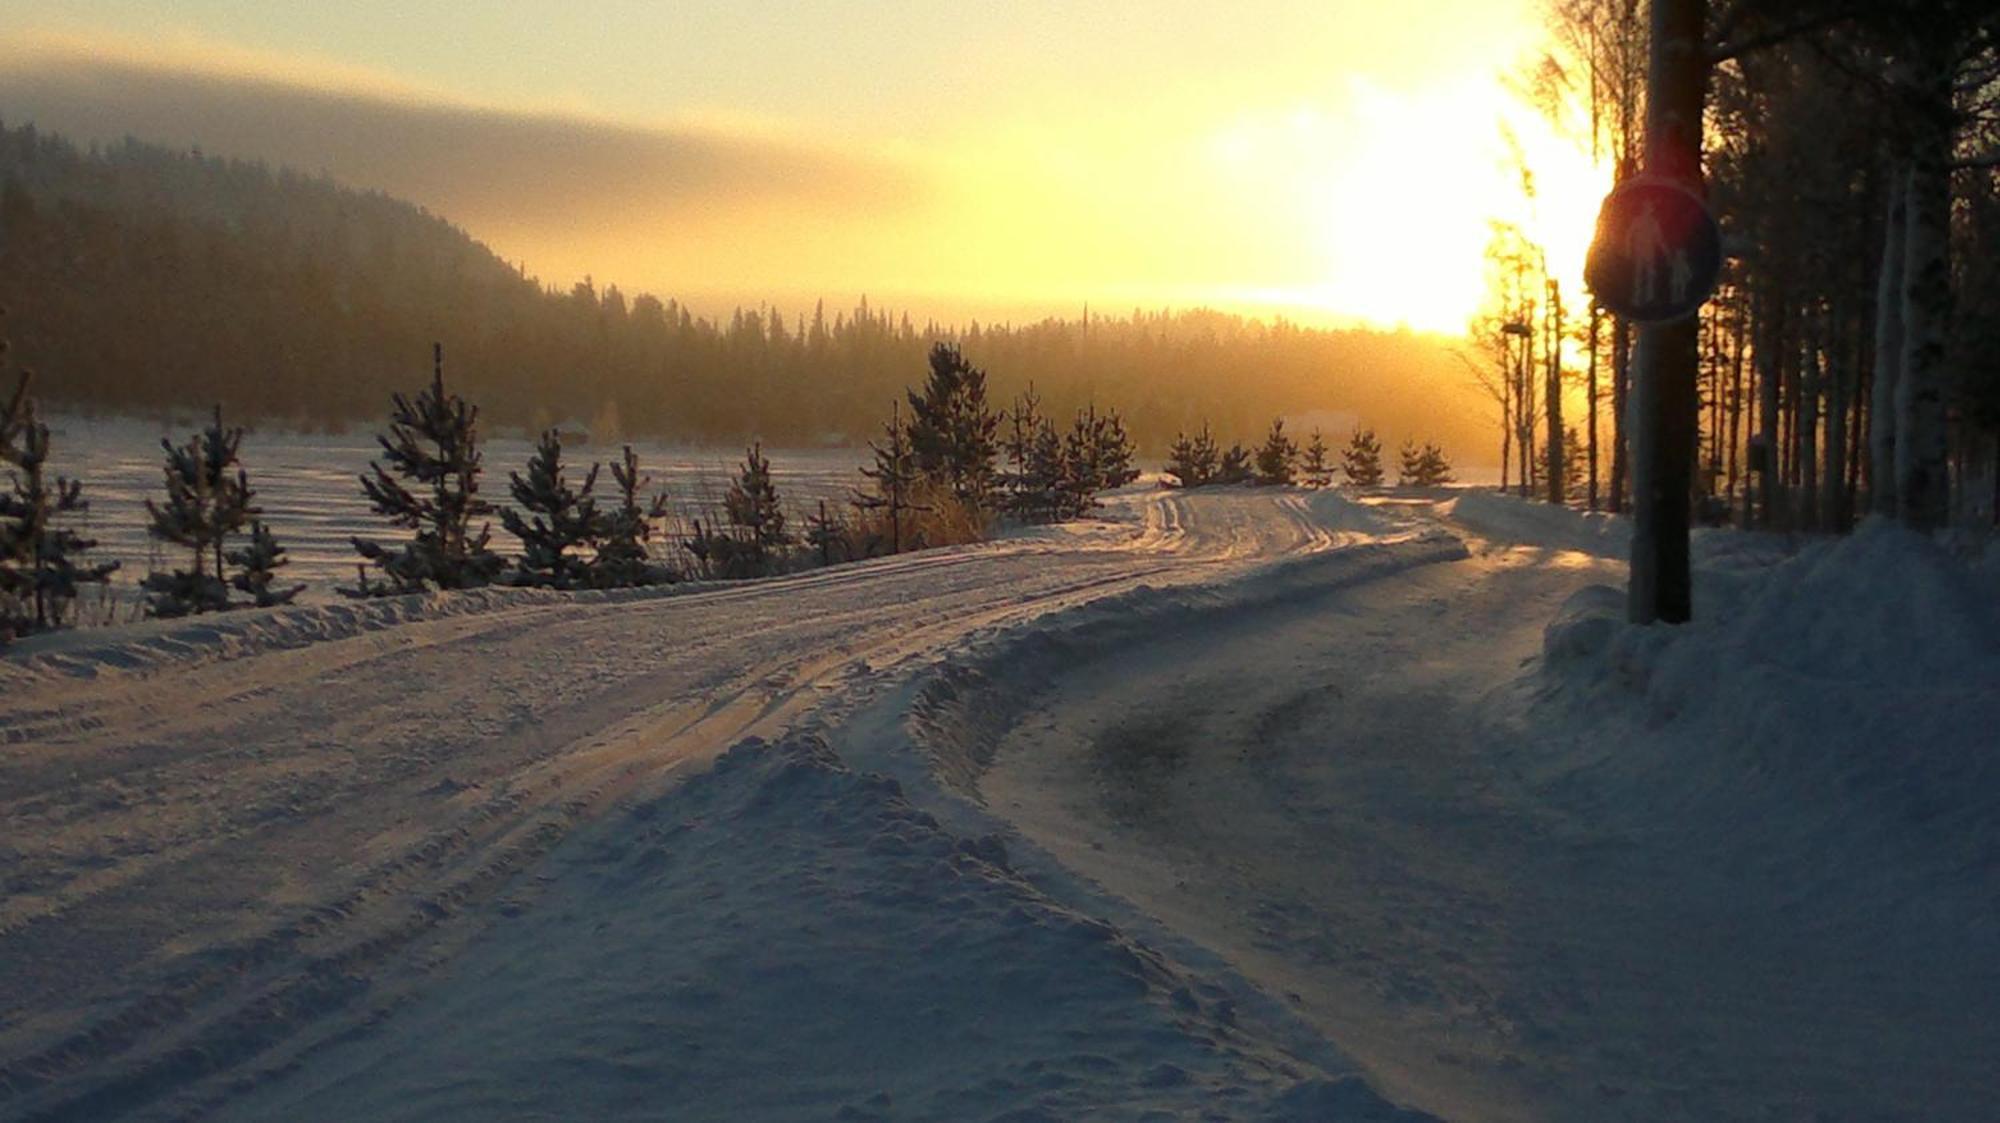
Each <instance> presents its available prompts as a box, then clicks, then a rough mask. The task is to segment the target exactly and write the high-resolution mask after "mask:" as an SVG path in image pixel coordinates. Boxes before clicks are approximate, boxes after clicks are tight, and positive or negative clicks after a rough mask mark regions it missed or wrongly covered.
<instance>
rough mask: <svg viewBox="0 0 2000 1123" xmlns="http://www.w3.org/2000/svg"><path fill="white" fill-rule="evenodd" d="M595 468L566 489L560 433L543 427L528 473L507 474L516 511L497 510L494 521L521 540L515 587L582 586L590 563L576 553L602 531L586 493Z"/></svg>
mask: <svg viewBox="0 0 2000 1123" xmlns="http://www.w3.org/2000/svg"><path fill="white" fill-rule="evenodd" d="M600 467H601V465H598V464H592V465H591V466H590V471H588V472H586V473H584V477H583V483H582V484H581V485H580V486H575V487H572V486H571V485H570V482H569V480H568V479H566V478H565V475H564V471H563V462H562V434H560V433H558V432H557V431H556V430H554V429H545V430H543V431H542V436H541V440H540V441H539V442H538V443H537V444H536V445H535V453H534V455H533V456H531V457H529V458H528V474H527V475H526V476H523V475H521V473H519V472H514V473H511V474H510V476H509V479H508V491H509V492H510V493H511V494H512V495H513V497H514V502H515V503H516V504H518V505H519V507H520V510H515V509H514V508H513V507H503V508H501V510H500V522H501V524H502V525H504V526H505V527H506V528H507V529H508V531H509V532H511V533H512V534H513V535H514V537H516V538H518V539H520V540H521V556H520V558H518V559H517V560H516V561H515V562H514V583H515V584H517V585H533V586H540V587H544V588H551V589H574V588H577V587H578V586H580V585H583V584H584V583H585V582H586V580H587V578H588V575H589V572H590V562H589V561H588V560H587V559H585V558H584V557H582V556H581V555H580V554H579V553H578V551H580V550H584V549H587V548H589V547H591V546H593V545H595V544H596V543H597V542H598V540H599V539H600V538H602V537H603V535H604V531H605V526H604V519H603V517H602V516H601V515H600V514H599V513H598V510H597V497H596V496H594V495H592V494H591V492H592V491H593V490H595V488H596V487H597V473H598V470H599V468H600ZM523 512H526V513H525V514H524V513H523Z"/></svg>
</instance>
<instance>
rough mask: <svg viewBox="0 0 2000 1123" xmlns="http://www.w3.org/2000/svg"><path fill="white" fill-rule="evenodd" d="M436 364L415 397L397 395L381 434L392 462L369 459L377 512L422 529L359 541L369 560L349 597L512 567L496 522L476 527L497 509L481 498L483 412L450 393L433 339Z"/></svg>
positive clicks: (367, 479) (366, 486)
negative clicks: (495, 544) (372, 574)
mask: <svg viewBox="0 0 2000 1123" xmlns="http://www.w3.org/2000/svg"><path fill="white" fill-rule="evenodd" d="M431 362H432V367H431V384H430V385H429V386H428V387H426V388H425V389H424V390H423V391H422V392H421V393H419V394H418V395H417V396H416V398H415V399H411V398H407V397H405V396H404V395H402V394H397V395H395V396H394V397H393V399H392V401H393V403H394V409H393V411H392V412H391V414H390V420H389V432H388V433H387V434H386V435H383V436H378V437H377V438H376V442H377V443H378V444H380V445H381V446H382V453H383V459H384V460H385V461H386V462H387V463H386V465H385V464H384V463H383V462H381V461H374V462H370V464H369V465H368V467H369V469H370V471H371V474H370V475H366V476H363V477H361V490H362V492H363V493H364V494H366V495H367V496H368V501H369V503H370V505H372V506H373V507H374V509H375V513H376V514H379V515H382V516H384V517H386V518H387V519H388V520H389V522H390V523H391V524H392V525H394V526H398V527H401V528H403V529H405V530H413V531H415V532H416V534H415V536H414V537H413V538H412V539H411V540H410V541H409V542H407V543H405V544H403V545H401V546H384V545H382V544H381V543H379V542H373V541H369V540H368V539H364V538H355V539H353V542H354V549H355V550H356V551H357V552H358V553H360V555H361V556H362V557H363V558H364V559H366V561H365V563H364V564H363V565H362V566H361V567H360V580H359V581H358V582H357V584H356V586H355V587H354V588H352V589H342V590H341V591H342V592H344V593H346V594H348V595H349V596H359V597H373V596H395V595H398V594H401V593H419V592H424V591H426V590H430V589H470V588H476V587H478V586H481V585H486V584H489V583H491V582H492V581H493V579H494V578H495V577H497V576H499V574H500V571H501V570H502V569H504V568H505V567H506V564H507V563H506V560H505V559H503V558H501V557H500V555H498V554H495V553H494V552H493V551H492V550H490V549H488V548H487V546H488V544H489V543H490V542H491V541H492V538H493V528H492V525H491V524H489V523H482V524H480V527H479V530H478V532H477V533H474V532H473V530H472V520H473V519H475V518H478V517H479V516H481V515H490V514H492V513H493V507H492V505H491V504H489V503H487V502H486V501H485V500H483V499H481V498H479V460H480V452H479V426H478V420H479V410H478V409H477V408H475V407H473V406H471V405H468V404H467V403H466V401H465V400H464V399H463V398H460V397H459V396H458V395H456V394H446V393H445V389H444V348H443V347H442V346H440V345H433V347H432V350H431ZM398 477H400V479H399V478H398ZM403 480H408V481H410V483H411V484H413V485H415V488H414V489H413V488H411V487H406V486H404V484H403V482H402V481H403ZM369 564H372V565H374V566H375V568H376V569H377V570H379V571H380V573H381V574H382V576H383V577H384V578H385V580H384V581H383V582H382V583H380V584H377V583H375V582H371V581H370V580H369V579H368V565H369Z"/></svg>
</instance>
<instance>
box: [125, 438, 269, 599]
mask: <svg viewBox="0 0 2000 1123" xmlns="http://www.w3.org/2000/svg"><path fill="white" fill-rule="evenodd" d="M242 445H243V430H242V429H241V428H227V427H225V426H224V425H223V423H222V407H221V406H219V405H218V406H216V407H215V414H214V418H213V420H212V421H210V423H209V425H208V427H207V428H206V429H204V430H202V431H201V432H199V433H196V434H195V435H193V436H192V437H189V438H188V442H187V443H186V444H185V445H176V444H174V443H173V442H172V441H169V440H166V439H165V438H162V439H161V441H160V448H161V449H163V450H164V451H165V452H166V454H167V460H166V464H165V466H164V468H163V469H162V472H163V475H164V477H165V483H166V489H167V495H166V501H165V502H164V503H155V502H154V501H153V500H151V499H148V500H146V513H147V516H148V519H149V521H148V524H147V527H146V533H147V534H149V535H150V536H152V537H153V538H154V539H156V540H158V541H161V542H168V543H172V544H173V545H176V546H180V547H182V548H183V549H186V550H188V551H189V556H190V559H191V561H192V565H191V566H190V567H189V568H187V569H176V570H170V571H168V572H166V573H149V574H147V575H146V579H145V581H144V582H143V583H142V586H141V587H142V588H144V589H145V591H146V612H147V614H148V615H151V616H157V617H175V616H188V615H196V614H199V613H203V612H222V611H226V610H228V609H229V608H230V607H231V605H230V603H229V587H230V581H229V574H228V571H227V568H226V564H225V563H226V561H227V558H226V556H225V550H226V548H227V543H228V541H229V538H230V536H231V535H233V534H235V533H237V532H238V531H240V530H242V529H243V527H244V526H245V524H247V523H248V522H250V520H251V519H252V518H253V517H254V516H256V515H258V514H260V513H261V512H260V511H259V510H258V509H257V508H256V507H254V506H252V505H251V503H250V500H251V499H252V498H253V497H254V495H255V493H254V492H252V491H251V490H250V480H249V476H248V474H247V473H245V472H244V470H243V467H242V462H241V457H240V449H241V448H242ZM231 469H234V470H235V471H234V474H232V473H231Z"/></svg>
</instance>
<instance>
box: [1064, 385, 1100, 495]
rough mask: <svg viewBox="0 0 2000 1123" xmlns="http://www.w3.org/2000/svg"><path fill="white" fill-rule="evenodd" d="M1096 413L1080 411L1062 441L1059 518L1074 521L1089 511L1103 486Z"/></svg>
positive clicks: (1090, 410) (1093, 408)
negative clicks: (1094, 497)
mask: <svg viewBox="0 0 2000 1123" xmlns="http://www.w3.org/2000/svg"><path fill="white" fill-rule="evenodd" d="M1097 427H1098V426H1097V409H1096V407H1095V406H1092V407H1091V408H1089V409H1087V410H1078V411H1077V414H1076V419H1075V420H1074V421H1072V422H1071V423H1070V427H1069V432H1068V433H1067V434H1066V435H1065V436H1064V438H1063V446H1062V482H1061V488H1060V500H1059V502H1058V504H1057V509H1056V517H1057V518H1059V519H1070V518H1075V517H1076V516H1078V515H1081V514H1083V513H1084V512H1085V511H1088V510H1090V508H1091V505H1092V503H1093V500H1092V498H1091V497H1092V496H1094V495H1096V494H1097V492H1098V489H1099V488H1100V487H1102V486H1103V478H1102V475H1101V474H1100V472H1099V470H1098V462H1097V454H1098V444H1097Z"/></svg>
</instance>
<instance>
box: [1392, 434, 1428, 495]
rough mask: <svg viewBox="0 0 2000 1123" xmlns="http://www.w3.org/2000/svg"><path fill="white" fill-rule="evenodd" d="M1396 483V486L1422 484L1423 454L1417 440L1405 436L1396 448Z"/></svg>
mask: <svg viewBox="0 0 2000 1123" xmlns="http://www.w3.org/2000/svg"><path fill="white" fill-rule="evenodd" d="M1396 458H1397V461H1398V463H1397V466H1396V485H1397V486H1398V487H1418V486H1422V484H1423V475H1424V454H1423V450H1422V449H1419V448H1418V447H1417V442H1416V441H1413V440H1411V439H1409V438H1407V437H1405V438H1404V439H1403V444H1402V447H1401V448H1399V449H1397V450H1396Z"/></svg>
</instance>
